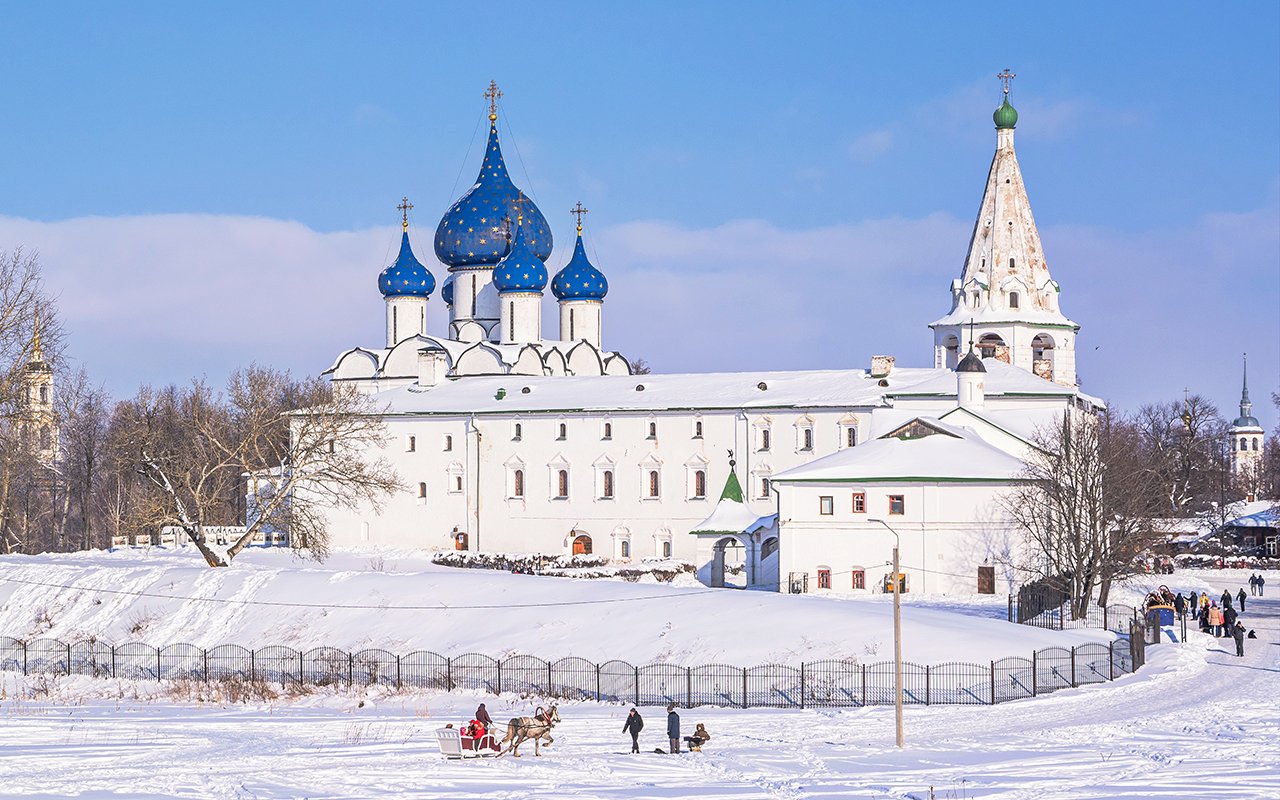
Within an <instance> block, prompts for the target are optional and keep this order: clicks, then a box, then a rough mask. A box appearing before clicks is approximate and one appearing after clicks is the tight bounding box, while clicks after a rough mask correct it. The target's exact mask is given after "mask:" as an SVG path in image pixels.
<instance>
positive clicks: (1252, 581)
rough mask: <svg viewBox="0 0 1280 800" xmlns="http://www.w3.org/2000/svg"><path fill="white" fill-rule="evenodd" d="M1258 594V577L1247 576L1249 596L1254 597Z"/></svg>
mask: <svg viewBox="0 0 1280 800" xmlns="http://www.w3.org/2000/svg"><path fill="white" fill-rule="evenodd" d="M1257 593H1258V576H1257V575H1253V574H1251V575H1249V594H1250V595H1256V594H1257Z"/></svg>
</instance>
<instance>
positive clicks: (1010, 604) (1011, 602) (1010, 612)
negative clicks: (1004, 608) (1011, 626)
mask: <svg viewBox="0 0 1280 800" xmlns="http://www.w3.org/2000/svg"><path fill="white" fill-rule="evenodd" d="M1009 621H1010V622H1013V593H1012V592H1010V593H1009Z"/></svg>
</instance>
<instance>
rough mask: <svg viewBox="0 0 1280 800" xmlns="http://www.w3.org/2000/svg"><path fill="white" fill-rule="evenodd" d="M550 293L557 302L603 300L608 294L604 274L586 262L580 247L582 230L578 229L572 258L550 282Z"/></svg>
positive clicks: (584, 254) (607, 285) (584, 252)
mask: <svg viewBox="0 0 1280 800" xmlns="http://www.w3.org/2000/svg"><path fill="white" fill-rule="evenodd" d="M551 293H552V294H554V295H555V296H556V299H557V300H603V299H604V296H605V295H606V294H608V293H609V281H607V280H605V277H604V273H602V272H601V271H600V270H598V269H596V268H595V265H593V264H592V263H591V262H590V261H588V260H587V251H586V250H584V249H583V247H582V228H578V241H577V242H576V243H574V245H573V258H570V259H569V263H568V264H565V265H564V268H563V269H561V270H560V271H559V272H557V273H556V277H555V278H554V279H553V280H552V281H551Z"/></svg>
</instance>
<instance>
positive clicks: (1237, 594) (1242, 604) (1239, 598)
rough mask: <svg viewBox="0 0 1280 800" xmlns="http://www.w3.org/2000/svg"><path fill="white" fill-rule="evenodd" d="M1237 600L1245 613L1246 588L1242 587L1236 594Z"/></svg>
mask: <svg viewBox="0 0 1280 800" xmlns="http://www.w3.org/2000/svg"><path fill="white" fill-rule="evenodd" d="M1236 599H1237V600H1239V601H1240V611H1241V612H1242V613H1243V612H1244V587H1241V588H1240V591H1238V592H1236Z"/></svg>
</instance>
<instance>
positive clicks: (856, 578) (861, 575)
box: [853, 569, 867, 589]
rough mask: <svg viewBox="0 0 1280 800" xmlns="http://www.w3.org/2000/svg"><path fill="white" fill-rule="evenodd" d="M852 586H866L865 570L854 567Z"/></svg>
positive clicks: (859, 587) (863, 587)
mask: <svg viewBox="0 0 1280 800" xmlns="http://www.w3.org/2000/svg"><path fill="white" fill-rule="evenodd" d="M853 588H855V589H865V588H867V573H866V571H865V570H860V569H855V570H854V571H853Z"/></svg>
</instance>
